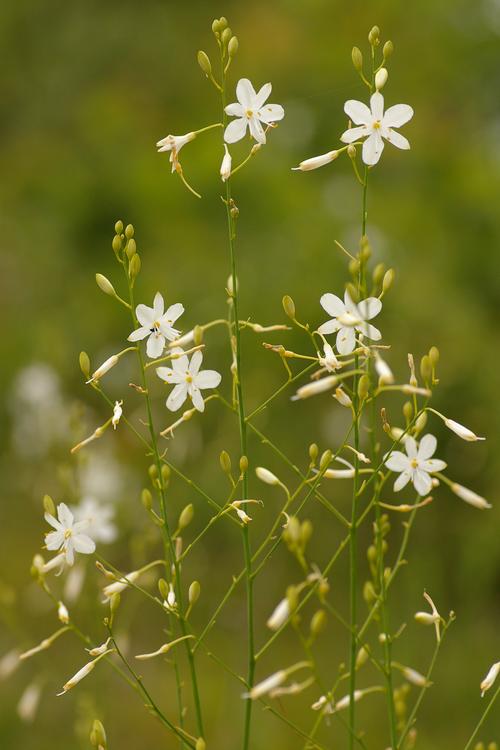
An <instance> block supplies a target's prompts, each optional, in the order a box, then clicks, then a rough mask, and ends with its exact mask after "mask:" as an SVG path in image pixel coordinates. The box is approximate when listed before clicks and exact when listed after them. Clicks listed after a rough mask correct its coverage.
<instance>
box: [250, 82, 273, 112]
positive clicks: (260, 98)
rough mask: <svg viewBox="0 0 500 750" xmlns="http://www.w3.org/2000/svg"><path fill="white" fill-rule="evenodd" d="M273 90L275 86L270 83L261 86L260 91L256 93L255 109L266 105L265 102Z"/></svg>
mask: <svg viewBox="0 0 500 750" xmlns="http://www.w3.org/2000/svg"><path fill="white" fill-rule="evenodd" d="M272 90H273V87H272V85H271V84H270V83H265V84H264V85H263V86H261V88H260V89H259V91H258V93H257V94H256V95H255V97H254V100H253V102H252V104H253V109H260V108H261V107H263V106H264V102H267V100H268V99H269V97H270V96H271V91H272Z"/></svg>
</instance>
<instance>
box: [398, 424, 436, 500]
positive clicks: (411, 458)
mask: <svg viewBox="0 0 500 750" xmlns="http://www.w3.org/2000/svg"><path fill="white" fill-rule="evenodd" d="M436 447H437V440H436V438H435V437H434V435H424V437H423V438H422V440H421V441H420V444H419V445H418V446H417V442H416V440H415V439H414V438H413V437H411V435H409V436H408V437H407V438H406V440H405V450H406V454H405V453H402V452H401V451H393V452H392V453H391V454H390V455H389V457H388V458H387V459H386V461H385V465H386V466H387V468H388V469H390V470H391V471H397V472H400V474H399V477H398V478H397V479H396V481H395V482H394V491H395V492H399V490H402V489H403V487H406V485H407V484H408V482H409V481H410V480H411V481H412V482H413V486H414V487H415V489H416V491H417V492H418V494H419V495H427V494H428V493H429V492H430V491H431V488H432V479H431V477H430V474H433V473H434V472H435V471H442V470H443V469H445V468H446V463H445V462H444V461H441V460H440V459H439V458H432V456H433V455H434V453H435V451H436Z"/></svg>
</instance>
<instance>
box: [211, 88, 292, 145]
mask: <svg viewBox="0 0 500 750" xmlns="http://www.w3.org/2000/svg"><path fill="white" fill-rule="evenodd" d="M271 90H272V86H271V84H270V83H265V84H264V85H263V86H262V88H261V89H260V91H259V92H258V93H256V92H255V89H254V87H253V86H252V84H251V83H250V81H249V80H248V78H240V80H239V81H238V84H237V86H236V98H237V99H238V101H237V102H235V103H233V104H228V105H227V107H226V110H225V111H226V114H228V115H230V116H231V117H236V118H237V119H236V120H232V122H230V123H229V125H228V126H227V127H226V129H225V131H224V140H225V141H226V143H236V141H241V139H242V138H244V137H245V134H246V132H247V128H249V129H250V135H251V136H252V138H254V140H256V141H257V143H265V142H266V134H265V132H264V128H263V127H262V124H264V125H269V124H271V123H273V122H278V120H282V119H283V117H284V116H285V111H284V109H283V107H282V106H281V105H280V104H265V102H266V101H267V99H268V98H269V96H270V94H271Z"/></svg>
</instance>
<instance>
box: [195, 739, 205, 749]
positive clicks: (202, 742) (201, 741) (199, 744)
mask: <svg viewBox="0 0 500 750" xmlns="http://www.w3.org/2000/svg"><path fill="white" fill-rule="evenodd" d="M195 750H207V743H206V742H205V740H204V739H203V737H198V739H197V740H196V745H195Z"/></svg>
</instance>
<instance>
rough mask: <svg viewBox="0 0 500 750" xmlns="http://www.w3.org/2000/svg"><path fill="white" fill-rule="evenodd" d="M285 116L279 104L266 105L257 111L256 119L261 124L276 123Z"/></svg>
mask: <svg viewBox="0 0 500 750" xmlns="http://www.w3.org/2000/svg"><path fill="white" fill-rule="evenodd" d="M284 116H285V110H284V109H283V107H282V106H281V104H266V105H265V106H264V107H262V108H260V109H259V112H258V117H259V120H260V121H261V122H265V123H269V122H278V120H282V119H283V118H284Z"/></svg>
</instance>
